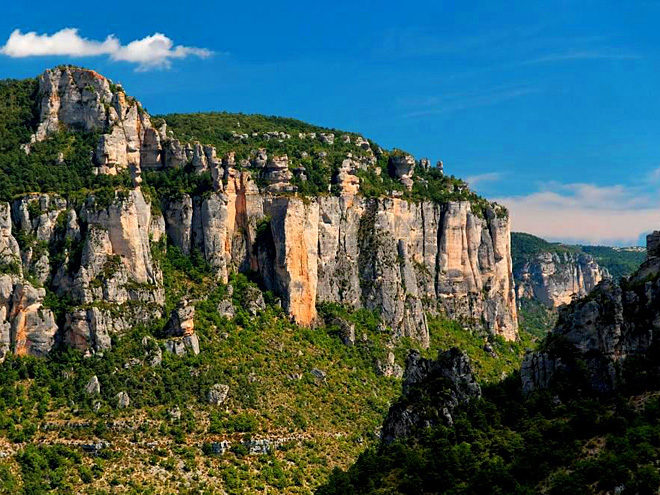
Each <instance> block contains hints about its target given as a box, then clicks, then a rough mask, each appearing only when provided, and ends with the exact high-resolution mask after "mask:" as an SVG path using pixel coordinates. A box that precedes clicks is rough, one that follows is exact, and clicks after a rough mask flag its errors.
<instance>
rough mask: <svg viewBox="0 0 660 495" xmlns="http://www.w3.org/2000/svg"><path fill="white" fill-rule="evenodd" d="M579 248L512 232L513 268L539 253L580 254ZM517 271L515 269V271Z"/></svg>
mask: <svg viewBox="0 0 660 495" xmlns="http://www.w3.org/2000/svg"><path fill="white" fill-rule="evenodd" d="M579 252H580V247H579V246H570V245H567V244H561V243H559V242H548V241H546V240H545V239H541V238H540V237H536V236H535V235H531V234H525V233H524V232H511V259H512V261H513V266H514V267H517V266H519V265H521V264H523V263H525V262H526V261H527V260H528V259H529V258H530V257H532V256H534V255H535V254H538V253H579ZM514 271H515V269H514Z"/></svg>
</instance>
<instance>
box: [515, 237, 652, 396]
mask: <svg viewBox="0 0 660 495" xmlns="http://www.w3.org/2000/svg"><path fill="white" fill-rule="evenodd" d="M651 237H652V236H651ZM650 242H651V244H652V245H651V249H650V250H649V255H648V257H647V260H646V261H645V262H644V264H642V266H641V267H640V268H639V270H638V271H637V273H635V274H634V275H632V276H631V277H630V279H629V280H628V281H627V282H626V290H624V289H623V288H622V287H621V286H620V285H619V284H617V283H615V282H614V281H612V280H604V281H602V282H601V283H600V284H599V285H598V286H597V287H596V288H595V289H594V290H593V291H592V292H591V293H590V294H589V296H587V297H586V298H583V299H577V300H575V301H573V302H572V303H571V304H570V305H568V306H564V307H562V308H560V310H559V318H558V321H557V325H556V327H555V328H554V329H553V330H552V332H551V334H552V337H553V338H551V339H550V340H549V341H548V345H546V346H545V348H544V350H543V351H537V352H531V353H529V354H528V355H527V356H526V357H525V361H524V362H523V366H522V369H521V379H522V383H523V389H524V390H525V392H531V391H533V390H537V389H545V388H548V387H551V385H552V383H553V379H554V377H555V376H556V375H557V372H558V371H560V370H561V371H562V372H563V373H564V374H565V376H568V377H571V376H577V377H578V378H576V379H575V380H574V381H575V382H576V387H577V386H579V383H580V382H579V381H578V380H582V379H583V378H586V382H587V386H588V387H589V388H590V389H591V390H592V391H595V392H597V393H600V394H610V393H612V392H614V391H615V390H617V389H618V388H619V387H622V386H625V385H626V383H625V381H624V376H623V375H620V374H619V373H618V372H617V370H620V369H622V368H623V367H624V366H625V364H626V361H627V359H628V358H629V357H631V356H643V355H645V354H646V353H647V352H648V351H649V350H650V349H651V348H652V347H653V346H655V345H657V341H658V339H659V338H660V310H659V309H658V308H660V277H658V274H660V265H658V264H656V263H655V261H656V260H657V257H656V255H655V252H654V246H653V243H654V242H655V240H654V239H653V237H652V238H651V239H650ZM572 374H576V375H572Z"/></svg>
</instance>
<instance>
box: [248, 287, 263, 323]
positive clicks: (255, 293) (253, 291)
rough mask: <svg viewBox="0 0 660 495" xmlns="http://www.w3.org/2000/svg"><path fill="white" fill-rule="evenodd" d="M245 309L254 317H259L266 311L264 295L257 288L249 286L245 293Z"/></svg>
mask: <svg viewBox="0 0 660 495" xmlns="http://www.w3.org/2000/svg"><path fill="white" fill-rule="evenodd" d="M245 307H246V309H247V310H248V313H250V314H251V315H252V316H257V314H259V312H260V311H263V310H265V309H266V303H265V301H264V295H263V294H262V292H261V291H260V290H259V289H258V288H256V287H252V286H249V287H248V288H247V290H246V292H245Z"/></svg>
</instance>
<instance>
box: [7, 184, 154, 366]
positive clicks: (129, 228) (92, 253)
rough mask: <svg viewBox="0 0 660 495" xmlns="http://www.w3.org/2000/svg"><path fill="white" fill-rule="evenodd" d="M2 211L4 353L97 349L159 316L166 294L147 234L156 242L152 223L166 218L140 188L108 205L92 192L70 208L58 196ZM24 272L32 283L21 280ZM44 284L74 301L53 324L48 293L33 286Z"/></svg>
mask: <svg viewBox="0 0 660 495" xmlns="http://www.w3.org/2000/svg"><path fill="white" fill-rule="evenodd" d="M1 209H2V210H3V211H5V212H7V213H8V212H9V211H11V221H7V220H8V216H9V215H5V217H4V219H5V224H4V229H3V233H2V240H3V241H2V242H3V243H4V245H5V252H6V253H7V255H6V256H5V260H4V263H5V266H6V267H7V266H9V267H12V268H11V269H10V270H7V269H6V270H5V271H9V272H11V273H8V274H5V275H2V277H1V279H0V285H1V289H0V293H1V295H0V300H1V301H2V305H3V306H2V310H1V311H0V326H2V330H0V342H1V345H2V349H1V350H0V353H2V355H4V354H5V353H6V352H7V351H8V350H11V349H13V351H14V352H15V353H18V354H20V353H30V354H36V355H43V354H45V353H47V352H48V351H49V350H50V349H51V347H52V346H53V344H54V343H55V340H56V338H59V339H61V340H62V341H63V342H64V343H66V344H68V345H71V346H73V347H76V348H79V349H81V350H85V351H102V350H104V349H107V348H109V346H110V336H111V335H112V334H113V333H119V332H121V331H123V330H126V329H128V328H130V327H131V326H132V325H134V324H135V323H136V322H138V321H146V320H147V319H150V318H153V317H154V316H158V315H159V314H160V308H161V307H162V305H163V303H164V294H163V288H162V280H161V273H160V269H159V267H158V265H157V264H156V263H155V262H154V261H153V259H152V257H151V240H150V237H149V236H150V232H151V235H152V240H153V237H154V230H153V229H151V230H150V226H151V225H152V223H156V224H158V223H159V222H163V221H162V218H161V219H153V218H152V216H151V208H150V205H149V204H148V203H146V201H145V200H144V197H143V196H142V194H141V192H140V191H139V189H136V190H133V191H128V192H125V193H122V192H118V193H116V195H115V198H114V199H113V200H111V201H110V203H109V204H108V205H100V204H99V203H98V198H96V197H94V196H93V195H90V196H89V197H88V198H87V200H86V201H85V202H84V204H83V205H75V204H72V203H69V202H68V201H66V200H64V199H63V198H61V197H59V196H57V195H49V194H32V195H27V196H24V197H22V198H19V199H16V200H14V201H13V203H12V204H11V205H8V204H4V205H2V206H1ZM12 224H13V226H14V227H12ZM13 228H16V232H12V229H13ZM14 234H15V235H16V237H18V238H19V239H20V240H21V243H20V246H19V243H18V242H17V241H16V237H15V236H14ZM156 238H157V234H156ZM9 253H11V254H9ZM27 273H30V274H31V276H33V277H34V278H35V279H36V280H35V281H34V282H29V281H28V280H31V279H30V278H29V277H28V280H26V279H25V278H24V277H23V276H22V275H23V274H27ZM46 282H48V284H47V285H48V286H49V287H50V288H51V289H52V290H53V291H54V292H56V293H59V294H61V295H66V296H67V297H69V298H70V299H71V300H72V309H71V310H70V311H69V312H67V313H66V315H64V316H65V320H64V321H61V322H56V321H55V317H54V315H53V312H52V311H51V310H50V309H48V308H47V307H45V306H44V300H45V296H46V290H45V289H43V288H35V287H34V284H35V283H36V284H38V285H44V284H46Z"/></svg>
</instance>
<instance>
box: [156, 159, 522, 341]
mask: <svg viewBox="0 0 660 495" xmlns="http://www.w3.org/2000/svg"><path fill="white" fill-rule="evenodd" d="M237 175H238V177H237V179H236V180H235V181H232V182H230V183H229V184H228V186H227V189H226V194H220V193H218V194H217V195H212V196H210V197H207V198H204V199H201V198H190V197H187V196H185V197H183V198H181V200H179V201H178V202H174V203H170V204H168V206H167V208H166V210H165V211H166V213H165V221H166V229H167V232H168V235H169V237H170V240H171V241H172V242H173V243H174V244H175V245H178V246H179V247H180V248H181V249H182V250H183V251H184V252H190V250H191V249H192V248H193V247H197V248H199V249H200V251H201V252H202V253H204V255H205V256H206V257H207V259H208V260H209V261H210V262H211V264H212V265H213V266H215V267H216V268H217V270H218V275H219V277H220V278H221V279H223V280H226V279H227V276H228V272H229V270H230V269H231V268H232V267H234V268H238V269H241V268H245V269H248V268H252V269H257V270H259V271H260V272H261V274H262V276H263V279H264V281H265V283H266V285H267V286H268V287H269V288H271V289H273V290H275V291H276V292H278V293H280V294H282V296H283V301H284V305H285V307H286V309H287V310H288V311H289V313H290V314H291V316H292V318H293V319H294V320H296V321H297V322H298V323H300V324H304V325H308V324H311V323H313V322H314V320H315V317H316V309H315V306H316V304H317V303H324V302H335V303H340V304H345V305H348V306H350V307H354V308H359V307H367V308H372V309H377V310H380V311H381V314H382V316H383V318H384V321H385V323H386V324H387V325H389V326H390V327H392V329H393V330H394V332H395V333H396V334H397V335H405V336H410V337H413V338H416V339H418V340H420V341H421V342H422V343H428V328H427V324H426V318H425V312H426V311H430V312H432V313H437V312H444V313H446V314H448V315H449V316H451V317H455V318H462V319H465V320H466V321H469V322H473V323H477V324H478V325H484V326H485V327H486V328H487V329H489V330H490V331H491V332H493V333H495V334H499V335H502V336H504V337H505V338H507V339H515V337H516V334H517V320H516V308H515V296H514V292H513V280H512V276H511V258H510V254H509V253H510V251H509V223H508V219H507V218H498V217H497V215H496V214H495V212H494V211H492V210H488V211H487V215H486V218H479V217H478V216H477V215H475V214H474V213H473V212H472V211H471V207H470V204H469V203H467V202H464V203H447V204H444V205H441V204H432V203H410V202H407V201H404V200H401V199H397V198H383V199H365V198H362V197H359V196H354V195H342V196H339V197H331V196H326V197H321V198H318V199H312V200H309V201H308V200H305V201H303V199H300V198H292V197H271V196H264V195H262V194H259V192H258V190H256V188H255V186H254V184H253V183H252V181H251V177H250V172H249V171H243V172H241V173H237ZM190 205H193V206H192V207H191V206H190ZM195 205H199V206H198V207H197V208H196V207H195ZM186 211H189V212H191V213H190V214H186V213H185V212H186ZM218 248H220V249H218Z"/></svg>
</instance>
